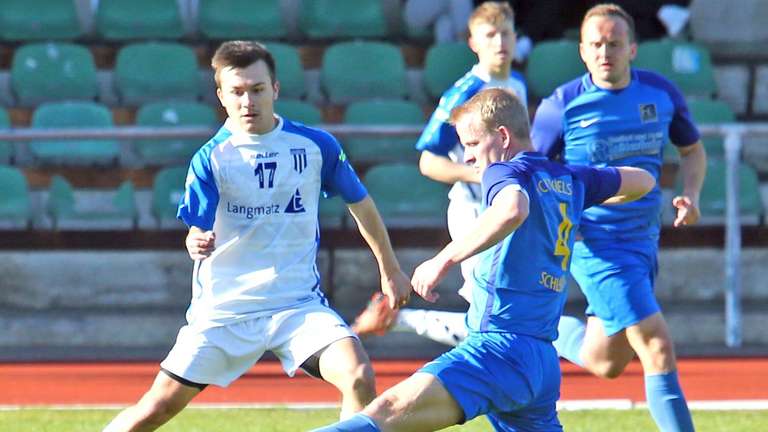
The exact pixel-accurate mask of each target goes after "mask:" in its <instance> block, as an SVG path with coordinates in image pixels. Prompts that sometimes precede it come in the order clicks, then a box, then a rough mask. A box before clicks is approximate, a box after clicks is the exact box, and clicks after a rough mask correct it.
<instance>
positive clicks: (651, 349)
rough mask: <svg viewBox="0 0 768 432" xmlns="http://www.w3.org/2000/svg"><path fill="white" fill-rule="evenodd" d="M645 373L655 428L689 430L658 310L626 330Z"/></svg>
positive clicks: (671, 350)
mask: <svg viewBox="0 0 768 432" xmlns="http://www.w3.org/2000/svg"><path fill="white" fill-rule="evenodd" d="M626 334H627V339H628V340H629V343H630V344H631V345H632V348H634V350H635V352H636V353H637V355H638V357H639V358H640V362H641V363H642V364H643V371H644V373H645V393H646V395H645V396H646V400H647V401H648V408H649V410H650V411H651V416H653V419H654V420H655V421H656V424H657V425H658V426H659V429H661V430H663V431H672V432H689V431H693V430H694V429H693V422H692V420H691V413H690V411H689V410H688V404H687V403H686V400H685V395H684V394H683V390H682V388H681V387H680V383H679V380H678V376H677V370H676V369H677V365H676V359H675V351H674V346H673V344H672V339H671V337H670V336H669V329H668V327H667V323H666V321H665V320H664V316H663V315H662V314H661V313H660V312H659V313H656V314H654V315H652V316H650V317H648V318H646V319H644V320H642V321H640V322H639V323H638V324H636V325H633V326H630V327H628V328H627V330H626Z"/></svg>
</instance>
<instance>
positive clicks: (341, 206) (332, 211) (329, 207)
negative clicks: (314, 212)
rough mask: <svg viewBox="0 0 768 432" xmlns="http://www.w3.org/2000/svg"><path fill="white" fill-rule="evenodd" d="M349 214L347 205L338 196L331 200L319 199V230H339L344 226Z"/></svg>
mask: <svg viewBox="0 0 768 432" xmlns="http://www.w3.org/2000/svg"><path fill="white" fill-rule="evenodd" d="M348 214H349V211H348V210H347V204H346V203H345V202H344V200H342V199H341V198H339V197H338V196H336V197H333V198H323V197H322V196H321V197H320V205H319V210H318V217H319V219H320V227H321V228H339V227H343V226H345V225H346V218H347V215H348Z"/></svg>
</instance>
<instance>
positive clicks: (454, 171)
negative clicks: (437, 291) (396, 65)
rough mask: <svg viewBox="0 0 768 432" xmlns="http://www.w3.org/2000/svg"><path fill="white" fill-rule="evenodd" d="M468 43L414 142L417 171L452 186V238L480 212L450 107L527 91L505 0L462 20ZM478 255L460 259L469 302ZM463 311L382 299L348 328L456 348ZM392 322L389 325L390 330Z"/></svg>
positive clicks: (476, 179)
mask: <svg viewBox="0 0 768 432" xmlns="http://www.w3.org/2000/svg"><path fill="white" fill-rule="evenodd" d="M467 27H468V29H469V39H468V41H467V42H468V44H469V47H470V48H471V49H472V51H474V52H475V54H477V64H476V65H475V66H473V67H472V70H470V71H469V72H467V73H466V74H465V75H464V76H463V77H461V78H460V79H459V80H458V81H456V83H455V84H454V85H453V86H452V87H451V88H449V89H447V90H446V91H445V92H444V93H443V95H442V97H441V98H440V103H439V105H438V107H437V109H435V112H434V113H433V114H432V116H431V117H430V119H429V122H428V123H427V125H426V127H425V128H424V131H423V132H422V134H421V136H420V137H419V140H418V142H417V143H416V149H417V150H419V151H420V152H421V156H420V159H419V169H420V170H421V173H422V174H423V175H425V176H426V177H429V178H431V179H432V180H435V181H439V182H443V183H448V184H450V185H452V187H451V191H450V193H449V194H448V198H449V199H450V204H449V205H448V211H447V220H448V231H449V233H450V235H451V238H453V239H458V238H461V237H463V236H464V235H466V234H467V232H468V228H469V227H471V226H472V222H473V221H474V220H475V219H476V218H477V216H478V215H479V214H480V211H481V210H482V200H481V196H480V195H481V191H480V175H479V174H478V173H476V172H475V170H473V169H472V167H470V166H467V165H466V164H465V163H464V149H463V147H462V146H461V143H460V142H459V137H458V136H457V135H456V129H455V128H454V127H453V125H451V124H450V122H449V121H448V118H449V116H450V113H451V110H452V109H453V108H455V107H457V106H459V105H461V104H462V103H464V102H466V101H467V100H469V98H471V97H472V96H474V95H475V94H477V92H479V91H480V90H482V89H485V88H491V87H498V88H505V89H508V90H509V91H511V92H512V93H514V94H515V95H516V96H517V97H518V98H519V99H520V102H521V103H523V105H525V104H526V98H527V92H526V86H525V81H524V78H523V76H522V75H521V74H520V73H519V72H517V71H515V70H513V69H512V60H513V58H514V55H515V45H516V35H515V16H514V11H513V10H512V8H511V7H510V6H509V4H508V3H506V2H484V3H482V4H481V5H479V6H478V7H477V8H475V10H474V11H473V12H472V15H471V16H470V17H469V20H468V22H467ZM476 260H477V258H476V257H472V258H470V259H467V260H464V262H462V263H461V274H462V277H463V279H464V285H463V286H462V287H461V288H460V289H459V294H460V295H461V296H462V297H463V298H464V299H466V300H467V301H469V300H470V299H471V293H470V292H469V288H470V287H471V283H470V282H469V279H470V277H471V275H472V268H473V267H474V265H475V262H476ZM464 322H465V314H464V313H463V312H448V311H440V310H433V309H399V310H398V309H393V308H390V307H389V306H388V305H387V304H386V302H376V301H372V302H371V303H370V305H369V307H368V308H366V309H365V310H364V311H363V313H361V314H360V315H359V316H358V317H357V319H356V320H355V323H354V324H353V325H352V329H353V330H355V331H356V332H357V333H358V334H360V335H366V334H370V333H383V332H385V331H387V330H388V329H391V330H392V331H401V332H414V333H417V334H419V335H422V336H425V337H428V338H430V339H433V340H435V341H437V342H441V343H444V344H447V345H452V346H455V345H456V344H457V343H459V342H460V341H461V340H462V339H463V338H464V337H466V335H467V328H466V325H465V323H464ZM390 326H391V328H390Z"/></svg>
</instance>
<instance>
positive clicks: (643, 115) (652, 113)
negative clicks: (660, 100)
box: [638, 103, 659, 123]
mask: <svg viewBox="0 0 768 432" xmlns="http://www.w3.org/2000/svg"><path fill="white" fill-rule="evenodd" d="M638 108H640V120H641V121H642V122H643V123H650V122H655V121H659V116H658V114H657V113H656V104H652V103H650V104H640V105H638Z"/></svg>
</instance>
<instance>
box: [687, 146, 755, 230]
mask: <svg viewBox="0 0 768 432" xmlns="http://www.w3.org/2000/svg"><path fill="white" fill-rule="evenodd" d="M679 177H680V176H679V175H678V182H677V190H678V192H679V191H680V190H681V189H682V182H681V180H680V178H679ZM738 177H739V208H740V215H741V218H742V221H744V222H746V223H752V224H760V223H762V221H763V217H764V216H765V207H764V205H763V201H762V197H761V195H760V183H759V180H758V177H757V173H756V172H755V170H754V169H753V168H752V167H750V166H749V165H747V164H745V163H743V162H742V163H740V164H739V172H738ZM725 182H726V164H725V161H724V160H722V159H719V158H710V159H709V160H707V176H706V178H705V179H704V185H703V186H702V188H701V197H700V198H699V204H700V207H701V214H702V222H703V223H710V222H714V223H723V217H724V216H725V206H726V187H725Z"/></svg>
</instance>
